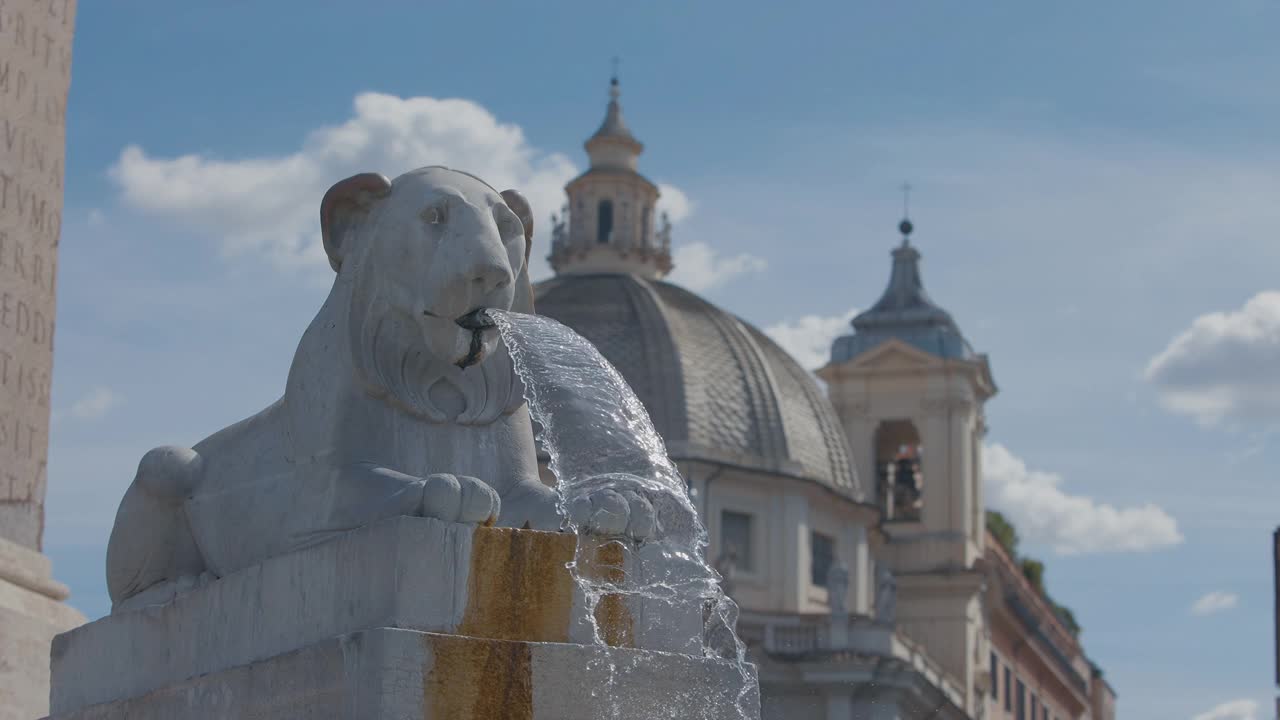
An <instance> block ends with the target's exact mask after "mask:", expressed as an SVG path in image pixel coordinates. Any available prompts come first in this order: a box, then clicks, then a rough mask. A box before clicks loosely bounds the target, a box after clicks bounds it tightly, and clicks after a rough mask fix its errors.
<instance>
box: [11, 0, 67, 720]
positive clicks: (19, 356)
mask: <svg viewBox="0 0 1280 720" xmlns="http://www.w3.org/2000/svg"><path fill="white" fill-rule="evenodd" d="M75 11H76V2H75V0H0V658H3V662H0V698H2V700H0V720H19V719H21V720H30V718H34V717H39V716H40V715H43V714H44V713H45V712H47V710H48V702H49V647H50V640H51V639H52V637H53V636H54V634H56V633H59V632H62V631H64V630H67V629H68V628H71V627H74V626H75V625H78V624H79V623H81V622H83V620H84V618H83V617H81V616H80V615H79V613H77V612H75V611H74V610H72V609H71V608H69V607H67V606H66V605H63V604H62V602H61V601H62V600H63V599H65V598H66V596H67V589H66V588H65V587H63V586H62V585H59V584H58V583H56V582H54V581H53V580H52V579H51V572H50V568H49V561H48V559H47V558H45V557H44V556H43V555H42V554H40V546H41V539H42V536H43V534H44V494H45V464H46V463H45V458H46V454H47V451H48V447H49V388H50V378H51V376H52V372H53V318H54V286H55V269H56V267H57V252H58V235H59V232H60V230H61V218H62V188H63V176H64V172H63V167H64V166H63V155H64V150H65V147H66V145H65V139H64V136H65V130H64V118H65V115H66V105H67V89H68V84H69V82H70V79H71V36H72V31H73V27H74V20H75Z"/></svg>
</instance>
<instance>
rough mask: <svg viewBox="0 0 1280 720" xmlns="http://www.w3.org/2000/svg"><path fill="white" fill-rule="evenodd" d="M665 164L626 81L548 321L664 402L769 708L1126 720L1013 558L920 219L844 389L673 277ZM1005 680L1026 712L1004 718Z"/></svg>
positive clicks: (985, 389) (662, 421) (870, 315)
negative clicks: (989, 521) (662, 175)
mask: <svg viewBox="0 0 1280 720" xmlns="http://www.w3.org/2000/svg"><path fill="white" fill-rule="evenodd" d="M643 149H644V146H643V145H642V144H641V143H640V142H639V140H637V139H636V138H635V136H634V135H633V134H632V132H631V130H630V129H629V128H628V126H627V124H626V122H625V121H624V119H623V115H622V108H621V105H620V88H619V86H618V83H617V80H616V79H614V80H613V82H612V83H611V85H610V95H609V103H608V106H607V110H606V116H605V120H604V122H603V123H602V124H601V126H600V128H599V130H597V131H596V133H595V134H594V135H592V136H591V137H590V138H589V139H588V140H587V142H586V150H587V154H588V156H589V158H590V166H589V167H588V169H587V170H586V171H585V172H584V173H583V174H582V175H580V176H579V177H577V178H575V179H574V180H572V181H571V182H570V183H569V184H568V185H567V186H566V193H567V195H568V202H567V204H566V205H565V207H564V208H563V209H562V211H561V212H560V213H559V214H557V215H554V216H553V217H552V246H551V249H550V255H549V260H550V262H551V265H552V268H553V269H554V270H555V272H556V275H555V277H554V278H552V279H550V280H547V281H545V282H543V283H540V284H539V286H538V287H537V288H536V290H535V293H536V308H537V311H538V312H539V313H540V314H543V315H547V316H549V317H552V318H555V319H557V320H559V321H561V322H563V323H565V324H566V325H568V326H570V327H572V328H573V329H574V330H576V331H577V332H578V333H580V334H581V335H583V336H584V337H586V338H587V339H588V340H590V341H591V342H592V343H593V344H595V345H596V346H597V347H598V348H599V349H600V351H601V353H602V354H603V355H604V356H605V357H606V358H607V359H608V360H609V361H610V362H612V363H613V364H614V365H615V366H616V367H617V368H618V370H619V371H620V372H621V373H622V375H623V376H624V377H625V378H626V380H627V381H628V383H629V384H630V385H631V386H632V388H633V389H634V390H635V392H636V394H637V396H638V397H639V398H640V400H641V401H642V402H643V403H644V404H645V406H646V408H647V409H648V410H649V414H650V415H651V417H652V418H653V422H654V425H655V427H656V428H657V429H658V431H659V432H660V433H661V434H662V436H663V438H664V440H665V441H666V445H667V449H668V452H669V453H670V455H671V457H672V458H673V459H674V460H675V461H676V463H677V465H678V467H679V469H680V471H681V473H682V474H683V475H684V477H685V479H686V481H687V482H688V484H689V488H690V493H691V495H692V496H693V498H694V501H695V504H696V505H697V507H698V511H699V512H700V513H701V515H702V518H703V522H704V524H705V525H706V527H707V530H708V534H709V539H710V542H709V548H708V552H709V554H710V558H709V559H710V560H711V561H712V562H713V563H714V564H715V566H716V567H717V569H718V570H719V571H720V572H721V574H722V575H723V576H724V578H725V586H726V590H727V591H728V593H729V594H730V595H731V596H732V597H733V598H734V599H735V600H736V601H737V603H738V604H739V606H740V608H741V611H742V614H741V618H740V622H739V634H740V636H741V637H742V639H743V640H744V641H745V642H746V643H747V645H748V648H749V651H750V654H751V659H752V660H753V661H754V662H755V663H757V665H758V667H759V669H760V683H761V691H762V697H763V705H764V716H765V717H766V718H778V719H785V720H804V719H808V718H821V719H824V720H825V719H831V720H836V719H840V720H850V719H851V718H875V719H882V718H883V719H889V718H924V717H931V718H986V717H997V718H1004V717H1009V718H1020V719H1024V718H1032V719H1033V720H1040V718H1041V717H1054V718H1073V719H1077V720H1078V719H1081V718H1088V719H1090V720H1111V718H1112V717H1113V716H1114V710H1109V711H1104V710H1105V707H1106V706H1107V702H1108V701H1109V702H1110V703H1111V706H1113V705H1114V695H1111V694H1110V692H1109V688H1108V687H1107V686H1106V684H1105V681H1102V680H1101V677H1100V674H1098V673H1097V672H1096V670H1095V669H1094V668H1093V666H1092V665H1090V664H1089V662H1088V660H1087V659H1086V658H1085V656H1084V653H1083V651H1082V650H1081V649H1080V646H1079V643H1078V642H1077V641H1076V640H1075V638H1074V636H1072V635H1070V633H1069V632H1067V634H1066V635H1065V636H1064V635H1063V634H1062V633H1063V632H1065V631H1064V630H1063V628H1060V627H1055V626H1053V624H1052V622H1053V621H1054V617H1052V616H1041V615H1035V613H1036V612H1038V611H1039V612H1043V611H1045V607H1041V606H1042V605H1045V606H1046V607H1047V605H1046V603H1047V600H1044V599H1043V598H1041V603H1040V605H1037V604H1036V598H1037V597H1039V595H1037V594H1035V593H1036V591H1035V589H1034V588H1031V589H1030V591H1031V592H1032V595H1027V594H1026V593H1027V591H1028V587H1023V586H1022V585H1020V584H1019V583H1018V578H1019V577H1021V576H1020V575H1019V574H1018V573H1017V567H1016V566H1015V565H1014V564H1013V562H1012V560H1011V559H1009V558H1007V557H1005V558H1003V560H1002V557H1001V556H1000V555H999V552H1000V551H999V549H998V548H997V549H995V550H993V549H992V545H993V544H992V543H991V542H990V540H989V538H988V533H987V530H986V521H985V506H984V503H983V495H982V482H981V477H982V469H981V443H982V438H983V435H984V434H985V431H986V426H985V421H984V414H983V406H984V403H985V402H986V401H987V400H988V399H989V398H991V397H992V396H993V395H994V394H995V392H996V386H995V382H994V380H993V378H992V374H991V369H990V365H989V363H988V360H987V358H986V356H985V355H982V354H979V353H976V352H974V351H973V349H972V348H971V347H970V346H969V344H968V342H967V341H966V340H965V338H964V336H963V335H962V334H961V332H960V330H959V328H958V326H957V325H956V323H955V322H954V320H953V319H952V318H951V316H950V315H949V314H948V313H946V311H944V310H943V309H942V308H940V307H939V306H938V305H936V304H935V303H933V301H932V300H930V299H929V297H928V295H927V294H926V293H925V291H924V286H923V282H922V280H921V275H920V267H919V263H920V259H921V258H920V253H919V251H918V250H917V249H916V248H915V247H914V246H913V245H912V244H911V242H910V234H911V232H912V229H913V228H912V227H911V225H910V223H909V222H907V221H904V222H903V223H902V225H901V226H900V230H901V232H902V241H901V244H900V245H899V246H898V247H897V248H896V249H894V250H893V252H892V269H891V273H890V282H889V285H888V288H887V289H886V290H885V292H884V294H883V296H882V297H881V299H880V301H879V302H877V303H876V304H875V306H873V307H872V309H871V310H868V311H867V312H866V313H863V314H861V315H859V316H858V317H857V318H856V319H855V320H854V321H853V332H852V333H851V334H850V335H849V336H847V337H842V338H840V339H838V340H837V341H836V343H835V345H834V347H833V349H832V355H831V361H830V362H829V363H828V364H827V365H826V366H825V367H823V368H822V369H820V370H819V371H818V375H819V376H820V377H821V378H822V380H824V381H825V382H826V384H827V390H826V391H825V392H824V390H823V389H822V388H820V386H819V384H818V383H817V382H816V381H815V378H814V377H813V376H812V375H811V374H810V373H809V372H807V371H806V370H805V369H804V368H802V367H800V366H799V365H798V364H797V363H796V362H795V360H794V359H792V358H791V357H790V356H789V355H788V354H787V353H786V352H785V351H784V350H783V349H782V348H781V347H779V346H778V345H777V344H776V343H774V342H773V341H772V340H770V339H769V338H768V337H767V336H766V335H765V334H764V333H762V332H761V331H760V330H758V329H757V328H755V327H753V326H752V325H750V324H749V323H747V322H745V321H743V320H741V319H740V318H737V317H735V316H734V315H732V314H731V313H728V312H726V311H724V310H723V309H720V308H718V307H716V306H715V305H713V304H711V303H709V302H707V301H706V300H704V299H702V298H700V297H698V296H697V295H695V294H694V293H692V292H690V291H688V290H686V289H684V288H681V287H679V286H678V285H675V284H672V283H669V282H667V281H665V280H664V278H665V277H666V276H667V274H668V273H669V272H670V271H671V269H672V259H671V230H670V224H669V223H668V222H666V220H665V218H663V217H661V216H660V215H659V216H657V217H655V212H656V211H655V208H656V207H657V202H658V199H659V191H658V188H657V186H656V185H655V184H654V183H652V182H650V181H649V180H648V179H647V178H645V177H644V176H643V175H642V174H641V173H640V171H639V162H638V160H639V156H640V154H641V153H642V152H643ZM548 479H549V480H550V478H548ZM1010 568H1012V570H1010ZM1015 599H1020V600H1017V602H1020V603H1022V604H1016V603H1015ZM1028 608H1030V611H1031V613H1032V614H1031V616H1027V609H1028ZM1028 617H1030V619H1028ZM1037 622H1039V623H1040V624H1038V625H1037V624H1036V623H1037ZM1006 668H1008V669H1009V671H1010V673H1011V674H1010V677H1011V678H1014V680H1013V682H1014V683H1015V685H1014V687H1015V695H1014V698H1015V701H1016V698H1017V694H1016V693H1017V690H1016V689H1017V688H1018V687H1022V688H1023V690H1022V696H1023V698H1024V699H1023V701H1022V703H1023V705H1022V710H1021V713H1019V711H1017V709H1016V707H1015V708H1014V709H1013V710H1011V711H1009V714H1002V713H1004V712H1005V711H1004V702H1005V701H1004V695H1003V694H1002V691H1003V690H1004V685H1003V684H1000V685H999V687H997V684H998V683H1000V682H1001V681H1003V679H1004V678H1003V677H1002V676H1001V673H1003V672H1004V670H1005V669H1006ZM993 669H994V670H995V672H993ZM1019 682H1020V683H1021V686H1019V685H1018V684H1017V683H1019ZM1099 688H1106V692H1103V691H1102V690H1100V689H1099ZM1108 699H1109V700H1108ZM1033 705H1034V708H1035V711H1036V712H1038V713H1039V714H1037V715H1032V714H1031V713H1032V707H1033ZM1044 708H1047V709H1048V711H1049V714H1048V715H1045V714H1044V710H1043V709H1044ZM1108 713H1110V714H1108Z"/></svg>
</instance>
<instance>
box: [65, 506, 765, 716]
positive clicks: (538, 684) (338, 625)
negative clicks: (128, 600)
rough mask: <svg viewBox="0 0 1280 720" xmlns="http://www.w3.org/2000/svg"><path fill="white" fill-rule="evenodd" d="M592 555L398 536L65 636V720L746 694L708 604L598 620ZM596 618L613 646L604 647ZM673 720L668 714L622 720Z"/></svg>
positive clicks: (599, 569) (609, 571)
mask: <svg viewBox="0 0 1280 720" xmlns="http://www.w3.org/2000/svg"><path fill="white" fill-rule="evenodd" d="M577 542H578V539H577V538H576V537H574V536H573V535H568V534H562V533H546V532H536V531H530V530H511V529H499V528H477V527H475V526H472V525H456V524H448V523H443V522H440V521H438V520H432V519H427V518H412V517H400V518H392V519H389V520H384V521H381V522H379V523H375V524H373V525H370V526H367V527H364V528H361V529H359V530H355V531H352V532H350V533H346V534H344V535H342V536H340V537H338V538H335V539H333V540H330V541H328V542H325V543H323V544H320V545H316V546H314V547H311V548H307V549H304V550H300V551H298V552H295V553H291V554H289V555H284V556H280V557H276V558H272V559H270V560H268V561H266V562H264V563H262V564H261V565H258V566H255V567H252V568H248V569H246V570H244V571H241V572H238V573H234V574H232V575H229V576H227V577H224V578H221V579H219V580H216V581H213V582H211V583H209V584H207V585H205V586H203V587H198V588H195V589H192V590H188V591H186V592H183V593H181V594H178V595H176V596H169V597H163V596H160V597H157V598H155V600H156V602H158V603H159V604H156V605H150V606H147V607H142V608H139V609H135V610H130V611H126V612H120V613H115V614H112V615H110V616H108V617H105V618H102V619H100V620H98V621H95V622H93V623H89V624H88V625H84V626H82V627H79V628H76V629H75V630H72V631H71V632H68V633H66V634H63V635H60V636H58V637H57V638H56V639H55V640H54V643H53V652H52V670H53V693H52V716H53V717H55V718H77V719H79V718H83V719H85V720H88V719H90V718H92V719H94V720H99V719H105V718H125V717H128V718H173V719H175V720H176V719H178V718H214V717H218V718H239V717H244V718H249V717H252V718H255V719H257V718H286V717H289V718H292V717H298V718H302V717H308V718H312V717H315V718H328V717H334V718H337V717H343V718H347V717H350V718H381V717H388V718H390V717H397V718H399V717H408V716H412V717H440V718H459V719H464V718H472V717H474V718H477V719H478V718H488V717H502V718H526V717H527V718H543V717H545V718H577V717H582V718H588V717H590V718H602V717H615V716H614V715H609V714H599V712H602V710H601V706H600V705H599V704H598V703H599V702H604V700H605V699H608V698H623V697H630V695H631V694H642V695H648V694H653V693H656V695H654V697H658V698H663V700H662V702H663V704H664V706H665V703H669V702H671V698H673V697H677V696H679V697H683V696H684V695H685V694H688V695H690V698H693V697H694V696H696V697H698V698H704V705H706V707H707V708H713V707H718V705H719V704H720V703H721V700H722V699H723V698H722V696H723V695H724V694H725V693H732V694H733V696H734V697H736V696H737V692H738V689H740V688H742V687H744V685H745V684H746V683H745V681H744V678H743V677H742V675H741V673H740V672H739V671H738V669H737V667H736V665H733V664H731V663H725V662H722V661H716V660H706V659H703V658H702V657H700V651H701V634H702V622H703V620H702V608H701V606H699V605H698V604H696V603H688V604H685V605H672V604H670V603H665V602H663V603H659V602H657V601H655V600H651V599H640V598H634V597H626V598H624V597H619V596H605V598H604V599H603V600H601V601H600V602H599V603H598V604H597V605H596V606H595V607H594V610H593V611H589V610H588V607H589V606H588V605H587V604H586V603H585V602H584V599H583V595H582V592H581V590H580V588H579V586H578V584H577V583H576V582H575V581H574V579H573V578H572V576H571V575H570V573H569V571H568V569H567V568H566V564H567V563H569V562H570V561H572V560H573V559H574V557H575V553H576V552H577ZM583 542H584V543H590V544H589V545H587V546H584V547H585V549H586V552H585V553H584V557H582V558H579V561H580V563H582V566H583V567H584V569H585V571H586V572H589V573H595V574H596V576H597V577H602V578H605V579H608V580H611V581H614V582H617V581H619V580H621V579H622V578H626V577H628V576H634V575H637V574H638V573H641V572H642V571H641V569H640V565H642V563H637V562H636V561H635V558H634V557H632V556H631V550H629V549H628V547H627V546H625V545H623V544H621V543H617V542H608V541H598V540H589V539H584V540H583ZM589 612H593V614H591V615H590V616H589ZM592 619H594V621H595V624H596V626H598V628H599V633H600V635H601V637H602V638H604V640H605V641H606V642H607V644H608V645H610V646H613V647H607V646H602V645H600V644H595V643H593V642H592V641H593V632H592V625H593V624H592ZM749 672H750V673H754V670H751V671H749ZM584 673H587V674H586V675H584ZM592 673H596V674H599V673H604V675H600V676H599V677H595V676H592V675H591V674H592ZM432 678H436V679H435V680H433V679H432ZM440 678H444V679H445V680H441V679H440ZM520 678H526V679H528V678H531V679H528V680H527V682H526V680H521V679H520ZM539 678H541V680H539ZM557 678H558V679H557ZM628 678H630V679H628ZM751 678H754V676H753V675H752V676H751ZM446 680H447V681H446ZM424 683H426V685H425V686H424ZM433 683H434V684H433ZM521 683H524V685H521ZM529 683H532V684H529ZM751 683H754V680H753V679H752V680H751ZM454 685H457V686H458V687H454ZM624 686H625V687H624ZM424 687H428V688H429V689H430V691H428V690H424V689H423V688H424ZM605 687H608V688H609V690H608V692H604V691H603V689H604V688H605ZM752 687H754V685H752ZM502 688H506V689H502ZM522 688H523V689H522ZM499 691H500V692H502V693H517V694H518V693H520V692H524V693H525V695H527V696H528V697H527V698H524V696H521V698H524V699H520V698H517V699H516V700H512V701H511V703H514V704H515V705H513V707H515V706H519V707H526V706H527V707H529V708H532V709H530V710H529V711H528V712H530V713H534V714H527V713H526V714H524V715H520V714H518V713H516V714H511V713H512V712H514V711H511V712H508V711H507V710H505V709H504V710H503V712H502V713H499V714H496V715H490V714H484V713H483V712H480V711H479V710H475V711H471V710H468V712H471V714H465V713H464V712H463V708H464V706H465V707H471V706H468V705H466V703H468V702H469V703H472V705H474V707H476V708H489V707H491V704H492V702H494V698H495V697H498V696H495V694H494V693H498V692H499ZM593 692H594V693H595V695H594V696H592V693H593ZM466 693H471V694H472V695H466ZM467 697H469V698H471V699H470V700H465V702H464V699H465V698H467ZM584 697H596V698H597V704H596V705H591V704H590V703H587V704H583V705H581V707H582V708H594V709H592V710H591V711H590V712H587V714H581V712H586V711H585V710H582V711H580V710H572V712H571V711H570V709H569V708H568V707H567V706H565V705H563V703H566V702H569V700H572V701H573V702H574V703H579V702H582V703H586V700H585V699H583V698H584ZM752 697H754V694H753V695H752ZM459 698H464V699H459ZM539 698H541V699H539ZM504 702H505V701H504ZM636 702H639V701H636ZM682 702H683V701H682ZM688 702H690V703H693V702H694V700H693V699H690V700H688ZM756 702H758V701H756ZM414 703H417V705H415V704H414ZM441 703H444V704H443V705H441ZM459 703H461V704H459ZM707 703H710V704H709V705H707ZM633 704H634V703H633ZM441 707H443V708H445V710H439V708H441ZM494 707H505V706H494ZM575 707H576V706H575ZM636 707H647V705H644V704H643V703H641V704H640V705H636ZM691 707H692V706H691ZM698 707H702V706H701V705H699V706H698ZM729 707H732V703H730V706H729ZM208 708H211V709H208ZM379 708H390V709H387V710H385V713H387V714H376V712H384V710H379ZM408 708H412V710H409V709H408ZM432 708H436V710H432ZM539 708H552V709H551V710H546V709H543V710H539ZM446 710H447V712H446ZM375 711H376V712H375ZM428 711H430V712H436V713H437V714H435V715H432V714H429V712H428ZM598 711H599V712H598ZM410 712H411V713H413V714H412V715H408V714H406V713H410ZM548 712H549V713H551V714H546V713H548ZM628 712H630V711H628ZM717 712H718V711H717ZM757 712H758V707H757ZM423 713H428V714H425V715H424V714H423ZM441 713H443V714H441ZM503 713H507V714H503ZM557 713H558V714H557ZM574 713H579V714H574ZM699 713H701V714H699ZM659 716H663V717H669V716H670V715H634V714H622V715H616V717H618V718H632V717H635V718H640V717H659ZM679 717H692V718H698V717H707V718H720V717H725V718H737V717H738V715H737V713H736V711H735V712H734V714H731V715H723V714H715V713H713V712H712V711H711V710H710V709H708V710H707V711H706V712H703V711H701V710H699V711H698V712H696V713H693V714H689V715H685V714H680V715H679Z"/></svg>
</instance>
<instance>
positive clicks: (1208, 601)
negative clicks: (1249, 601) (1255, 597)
mask: <svg viewBox="0 0 1280 720" xmlns="http://www.w3.org/2000/svg"><path fill="white" fill-rule="evenodd" d="M1239 602H1240V596H1239V595H1236V594H1235V593H1230V592H1223V591H1221V590H1214V591H1213V592H1211V593H1206V594H1205V595H1204V596H1202V597H1201V598H1200V599H1199V600H1196V601H1195V603H1193V604H1192V605H1191V614H1192V615H1212V614H1214V613H1220V612H1222V611H1224V610H1230V609H1231V608H1233V607H1235V606H1236V605H1237V604H1239Z"/></svg>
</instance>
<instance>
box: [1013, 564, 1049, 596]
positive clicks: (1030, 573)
mask: <svg viewBox="0 0 1280 720" xmlns="http://www.w3.org/2000/svg"><path fill="white" fill-rule="evenodd" d="M1020 565H1021V566H1022V576H1023V577H1025V578H1026V579H1027V582H1029V583H1031V587H1033V588H1035V589H1036V592H1038V593H1040V594H1041V595H1048V593H1046V592H1045V589H1044V563H1042V562H1040V561H1039V560H1036V559H1034V558H1022V562H1021V563H1020Z"/></svg>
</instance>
